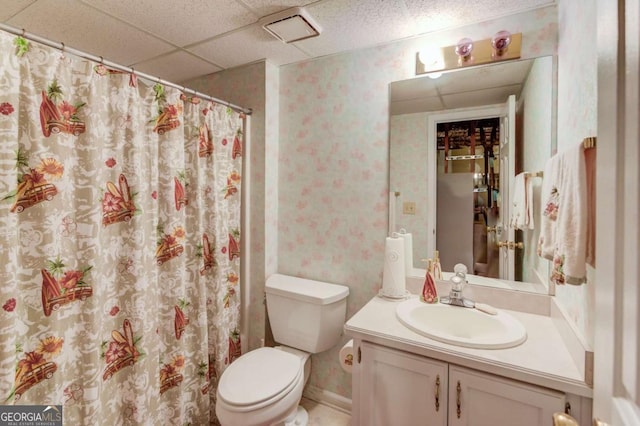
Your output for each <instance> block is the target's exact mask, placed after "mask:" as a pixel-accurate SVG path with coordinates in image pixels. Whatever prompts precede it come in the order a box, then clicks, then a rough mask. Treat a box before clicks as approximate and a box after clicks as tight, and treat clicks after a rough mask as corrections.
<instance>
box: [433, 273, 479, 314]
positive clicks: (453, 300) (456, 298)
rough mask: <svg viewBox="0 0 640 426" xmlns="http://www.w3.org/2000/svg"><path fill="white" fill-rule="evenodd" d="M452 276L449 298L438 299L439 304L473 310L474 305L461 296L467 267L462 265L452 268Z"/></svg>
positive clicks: (465, 281) (465, 280) (471, 301)
mask: <svg viewBox="0 0 640 426" xmlns="http://www.w3.org/2000/svg"><path fill="white" fill-rule="evenodd" d="M453 272H454V275H453V276H452V277H451V291H450V292H449V296H443V297H441V298H440V303H444V304H447V305H453V306H461V307H463V308H475V306H476V304H475V302H474V301H473V300H471V299H467V298H465V297H463V296H462V288H463V287H464V285H465V284H466V283H467V267H466V266H464V265H463V264H462V263H458V264H456V266H454V267H453Z"/></svg>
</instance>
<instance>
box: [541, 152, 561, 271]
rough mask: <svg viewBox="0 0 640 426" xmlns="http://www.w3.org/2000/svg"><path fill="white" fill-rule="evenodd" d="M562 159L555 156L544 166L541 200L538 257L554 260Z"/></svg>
mask: <svg viewBox="0 0 640 426" xmlns="http://www.w3.org/2000/svg"><path fill="white" fill-rule="evenodd" d="M559 164H560V159H559V157H558V156H557V155H554V156H553V157H551V158H550V159H549V160H547V163H546V164H545V166H544V174H543V178H542V189H541V200H542V205H541V208H542V216H541V219H540V237H539V238H538V250H537V252H538V256H540V257H542V258H544V259H547V260H553V253H554V251H555V241H556V222H557V220H558V208H559V199H558V185H559V182H560V181H559V179H560V176H559V172H560V169H559Z"/></svg>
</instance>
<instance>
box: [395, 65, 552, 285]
mask: <svg viewBox="0 0 640 426" xmlns="http://www.w3.org/2000/svg"><path fill="white" fill-rule="evenodd" d="M556 64H557V61H556V59H555V58H554V57H552V56H545V57H538V58H533V59H527V60H518V61H510V62H502V63H496V64H489V65H485V66H478V67H473V68H466V69H461V70H453V71H450V72H445V73H443V74H442V75H441V76H440V77H439V78H431V76H430V75H426V76H421V77H418V78H413V79H409V80H403V81H397V82H393V83H391V84H390V85H389V93H390V125H389V129H390V130H389V145H390V156H389V158H390V160H389V161H390V167H389V188H390V191H391V197H390V199H391V202H390V211H389V223H390V231H399V230H401V229H404V230H406V232H408V233H411V235H412V242H413V253H410V254H407V255H408V256H411V258H412V261H413V271H412V272H411V273H410V274H409V275H410V276H424V273H425V268H426V263H425V262H424V260H425V259H428V258H433V257H434V251H435V250H436V249H437V250H438V251H439V253H440V260H441V263H442V270H443V272H444V278H445V279H447V278H448V273H450V272H451V271H452V270H453V265H454V264H456V263H463V264H465V265H466V266H467V268H468V270H469V275H468V281H469V283H470V284H478V285H490V286H494V287H502V288H509V289H514V290H520V291H530V292H537V293H549V294H553V293H554V289H553V288H549V284H548V274H549V264H548V262H547V261H546V260H543V259H541V258H539V257H538V256H537V253H536V245H537V240H538V235H539V224H540V215H541V205H540V204H541V203H540V187H541V184H542V179H541V178H540V177H539V175H541V173H539V172H541V171H542V170H543V168H544V164H545V162H546V160H547V159H548V158H550V156H551V154H552V153H553V152H554V151H555V148H556V93H557V89H556V81H557V77H556V76H557V71H556V67H557V65H556ZM523 172H524V173H525V175H526V176H527V177H526V179H527V186H526V188H527V191H526V193H527V194H526V197H527V202H528V203H530V206H531V211H532V221H531V222H530V223H529V224H527V225H526V226H522V224H520V226H512V222H511V221H512V219H513V216H512V215H513V213H514V211H516V209H513V203H514V195H516V194H514V193H513V192H514V187H515V186H514V183H515V182H514V181H515V176H516V175H517V174H520V173H523ZM516 196H517V195H516Z"/></svg>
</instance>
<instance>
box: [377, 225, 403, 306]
mask: <svg viewBox="0 0 640 426" xmlns="http://www.w3.org/2000/svg"><path fill="white" fill-rule="evenodd" d="M397 235H398V234H397V233H394V236H393V237H387V239H386V242H385V247H384V269H383V271H382V289H381V290H380V294H381V295H382V296H385V297H391V298H403V297H405V295H406V292H407V290H406V283H405V278H406V274H405V262H404V239H402V238H400V237H398V236H397Z"/></svg>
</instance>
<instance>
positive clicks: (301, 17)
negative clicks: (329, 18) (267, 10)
mask: <svg viewBox="0 0 640 426" xmlns="http://www.w3.org/2000/svg"><path fill="white" fill-rule="evenodd" d="M259 23H260V25H262V28H264V29H265V30H266V31H267V32H268V33H269V34H271V35H272V36H274V37H275V38H277V39H278V40H280V41H282V42H284V43H293V42H294V41H300V40H305V39H308V38H311V37H317V36H319V35H320V33H321V32H322V28H320V25H318V23H317V22H316V21H315V20H314V19H313V18H312V17H311V15H309V13H308V12H307V11H306V10H305V9H304V8H302V7H292V8H290V9H287V10H284V11H282V12H278V13H274V14H273V15H269V16H265V17H264V18H262V19H260V21H259Z"/></svg>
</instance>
